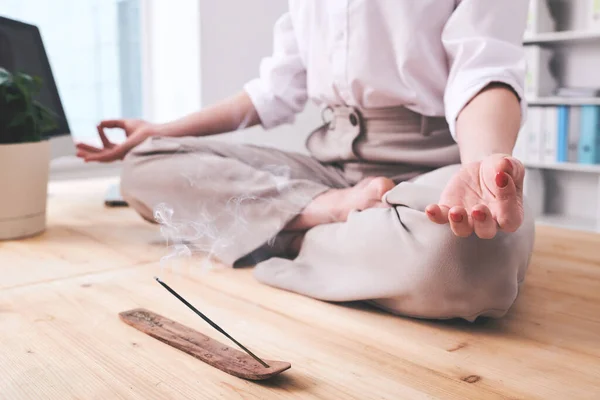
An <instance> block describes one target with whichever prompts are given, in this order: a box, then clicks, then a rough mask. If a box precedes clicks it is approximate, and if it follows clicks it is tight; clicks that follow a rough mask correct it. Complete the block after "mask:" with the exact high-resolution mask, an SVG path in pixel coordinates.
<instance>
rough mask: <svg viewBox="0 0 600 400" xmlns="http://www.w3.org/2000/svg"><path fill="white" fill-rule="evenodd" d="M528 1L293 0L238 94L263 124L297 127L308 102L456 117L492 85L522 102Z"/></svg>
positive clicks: (452, 124)
mask: <svg viewBox="0 0 600 400" xmlns="http://www.w3.org/2000/svg"><path fill="white" fill-rule="evenodd" d="M528 4H529V1H527V0H290V1H289V11H288V12H287V13H285V14H284V15H283V16H281V17H280V19H279V20H278V21H277V22H276V24H275V28H274V46H273V53H272V54H271V55H270V56H269V57H266V58H264V59H263V61H262V62H261V65H260V72H259V76H258V77H257V78H256V79H253V80H251V81H250V82H248V83H247V84H246V85H245V86H244V89H245V90H246V92H247V93H248V95H249V96H250V98H251V99H252V101H253V103H254V105H255V107H256V109H257V112H258V114H259V116H260V119H261V122H262V125H263V126H264V127H265V128H267V129H268V128H272V127H275V126H277V125H280V124H283V123H290V122H293V121H294V117H295V114H297V113H299V112H300V111H302V110H303V109H304V106H305V105H306V102H307V101H308V100H309V99H311V100H312V101H314V102H316V103H317V104H320V105H339V104H342V105H350V106H355V107H359V108H380V107H390V106H405V107H407V108H409V109H411V110H413V111H416V112H419V113H421V114H424V115H428V116H445V117H446V119H447V120H448V123H449V125H450V131H451V133H452V135H453V137H455V138H456V133H455V120H456V118H457V116H458V114H459V112H460V111H461V110H462V108H463V107H464V106H465V105H466V104H467V102H468V101H469V100H470V99H471V98H473V96H475V95H476V94H477V93H478V92H479V91H480V90H481V89H482V88H484V87H485V86H486V85H487V84H489V83H490V82H493V81H498V82H504V83H506V84H508V85H510V86H511V87H512V88H513V89H514V90H515V91H516V93H517V94H518V95H519V97H520V98H521V108H522V119H523V121H524V120H525V118H526V108H527V105H526V102H525V100H524V98H523V93H524V87H523V86H524V81H525V72H526V63H525V54H524V48H523V45H522V41H523V35H524V31H525V28H526V23H527V12H528Z"/></svg>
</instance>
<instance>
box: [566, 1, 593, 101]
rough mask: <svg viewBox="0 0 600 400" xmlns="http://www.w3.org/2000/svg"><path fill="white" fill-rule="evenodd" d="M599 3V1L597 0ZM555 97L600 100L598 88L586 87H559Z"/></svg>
mask: <svg viewBox="0 0 600 400" xmlns="http://www.w3.org/2000/svg"><path fill="white" fill-rule="evenodd" d="M598 1H600V0H598ZM555 95H556V96H557V97H571V98H594V97H598V98H600V88H586V87H559V88H558V89H556V94H555Z"/></svg>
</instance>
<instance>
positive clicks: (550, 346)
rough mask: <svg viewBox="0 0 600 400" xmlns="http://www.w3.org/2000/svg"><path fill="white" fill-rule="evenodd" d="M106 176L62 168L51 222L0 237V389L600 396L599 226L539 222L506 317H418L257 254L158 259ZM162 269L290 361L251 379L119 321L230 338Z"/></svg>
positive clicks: (252, 339)
mask: <svg viewBox="0 0 600 400" xmlns="http://www.w3.org/2000/svg"><path fill="white" fill-rule="evenodd" d="M107 183H108V182H107V181H82V182H60V183H57V184H53V185H52V186H51V194H52V197H51V199H50V204H49V228H48V230H47V232H46V233H45V234H44V235H42V236H39V237H36V238H32V239H29V240H25V241H15V242H4V243H2V242H0V349H1V352H0V399H3V400H11V399H61V400H65V399H144V400H149V399H217V398H224V399H271V398H274V399H277V398H289V399H336V400H337V399H361V400H366V399H404V398H406V399H419V398H448V399H467V398H469V399H481V398H527V399H534V398H536V399H598V398H600V236H596V235H591V234H584V233H577V232H568V231H562V230H557V229H552V228H541V227H540V228H539V230H538V236H537V243H536V250H535V256H534V258H533V261H532V265H531V268H530V272H529V275H528V279H527V282H526V284H525V286H524V288H523V291H522V293H521V295H520V297H519V299H518V301H517V303H516V304H515V306H514V308H513V309H512V310H511V311H510V313H509V314H508V315H507V316H506V317H505V318H503V319H501V320H489V321H480V322H476V323H475V324H468V323H466V322H429V321H419V320H413V319H406V318H400V317H394V316H391V315H387V314H385V313H382V312H379V311H376V310H373V309H370V308H368V307H366V306H361V305H358V304H350V305H336V304H329V303H325V302H320V301H316V300H313V299H310V298H305V297H302V296H298V295H295V294H292V293H288V292H285V291H280V290H276V289H273V288H270V287H267V286H264V285H261V284H259V283H257V282H256V281H255V280H254V279H253V277H252V270H251V269H245V270H230V269H227V268H223V267H218V266H213V267H211V266H207V265H206V264H204V263H202V262H201V261H202V260H200V259H192V260H188V261H185V262H184V261H182V262H180V263H178V264H169V265H167V266H166V267H161V265H160V263H159V262H158V261H159V260H160V258H161V257H162V256H164V255H165V254H166V248H165V245H164V243H163V242H162V239H161V236H160V234H159V230H158V228H157V227H156V226H153V225H150V224H148V223H146V222H143V221H142V220H141V219H140V218H138V217H137V216H136V215H135V214H134V213H133V212H132V210H130V209H106V208H104V206H103V202H102V199H103V194H104V190H105V188H106V185H107ZM155 275H156V276H160V277H162V278H163V280H164V281H165V282H167V283H168V284H169V285H171V286H172V287H173V288H174V289H176V290H178V291H179V292H180V293H181V294H182V295H183V296H184V297H186V298H188V300H189V301H190V302H191V303H192V304H194V305H196V307H198V308H199V309H201V310H202V311H204V312H205V313H206V314H207V315H208V316H210V317H212V318H213V319H214V320H215V322H217V323H218V324H219V325H221V326H222V327H223V328H224V329H226V330H227V331H229V333H231V334H232V336H234V337H235V338H237V339H238V340H239V341H240V342H242V343H243V344H245V345H246V346H248V347H249V348H250V349H252V350H253V351H255V352H256V353H257V354H258V355H259V356H261V357H264V358H267V359H273V360H283V361H288V362H290V363H291V364H292V368H291V369H290V370H288V371H286V372H284V373H283V374H282V375H280V376H279V377H277V378H275V379H274V380H273V381H268V382H263V383H254V382H249V381H245V380H242V379H238V378H235V377H233V376H230V375H227V374H225V373H223V372H221V371H219V370H217V369H215V368H213V367H210V366H208V365H207V364H204V363H203V362H201V361H198V360H196V359H194V358H192V357H191V356H188V355H187V354H185V353H183V352H180V351H178V350H175V349H173V348H171V347H169V346H167V345H165V344H163V343H161V342H159V341H157V340H155V339H153V338H151V337H149V336H146V335H144V334H142V333H141V332H139V331H137V330H135V329H133V328H132V327H130V326H128V325H126V324H124V323H123V322H122V321H120V320H119V318H118V313H119V312H121V311H125V310H129V309H132V308H136V307H143V308H148V309H150V310H152V311H154V312H157V313H159V314H163V315H167V316H169V317H170V318H172V319H174V320H176V321H179V322H181V323H183V324H185V325H188V326H190V327H193V328H195V329H197V330H199V331H201V332H203V333H205V334H207V335H209V336H212V337H214V338H215V339H218V340H221V341H223V343H228V344H229V342H227V339H225V338H223V337H222V336H220V335H219V334H218V333H215V331H213V330H212V329H211V328H210V327H209V326H208V325H207V324H206V323H204V322H203V321H202V320H201V319H200V318H198V317H197V316H196V315H194V314H193V313H192V312H191V311H190V310H189V309H187V308H186V307H185V306H183V305H182V304H181V303H179V302H178V301H177V300H176V299H175V298H174V297H173V296H171V295H170V294H169V293H168V292H166V291H165V290H164V289H163V288H161V287H160V285H158V284H157V283H156V282H155V281H154V280H153V276H155Z"/></svg>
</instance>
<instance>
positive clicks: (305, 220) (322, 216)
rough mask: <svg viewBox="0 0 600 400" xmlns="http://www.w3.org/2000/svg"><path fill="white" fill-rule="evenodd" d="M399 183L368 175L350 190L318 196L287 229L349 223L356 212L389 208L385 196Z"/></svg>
mask: <svg viewBox="0 0 600 400" xmlns="http://www.w3.org/2000/svg"><path fill="white" fill-rule="evenodd" d="M394 186H396V184H395V183H394V182H393V181H392V180H391V179H388V178H382V177H380V178H366V179H364V180H362V181H361V182H359V183H358V184H357V185H356V186H353V187H351V188H347V189H332V190H329V191H327V192H325V193H323V194H322V195H320V196H318V197H316V198H315V199H314V200H313V201H312V203H310V204H309V205H308V206H306V208H305V209H304V210H303V211H302V213H301V214H300V215H298V216H297V217H296V218H294V219H293V220H292V221H291V222H290V223H289V224H288V225H287V226H286V227H285V230H286V231H297V230H307V229H310V228H312V227H315V226H317V225H321V224H328V223H333V222H345V221H346V219H348V214H350V212H352V211H356V210H358V211H362V210H366V209H368V208H377V207H387V205H386V204H384V203H383V202H382V201H381V199H382V197H383V195H384V194H385V193H386V192H388V191H389V190H391V189H393V188H394Z"/></svg>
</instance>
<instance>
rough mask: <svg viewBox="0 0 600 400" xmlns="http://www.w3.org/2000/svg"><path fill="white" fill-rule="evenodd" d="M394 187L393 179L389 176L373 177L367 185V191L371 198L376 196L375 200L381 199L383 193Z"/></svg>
mask: <svg viewBox="0 0 600 400" xmlns="http://www.w3.org/2000/svg"><path fill="white" fill-rule="evenodd" d="M394 187H396V184H395V183H394V181H392V180H391V179H389V178H383V177H379V178H374V179H373V180H371V181H370V182H369V184H368V186H367V191H368V192H369V193H370V195H371V196H372V198H376V199H377V200H381V199H382V198H383V195H384V194H386V193H387V192H389V191H390V190H392V189H393V188H394Z"/></svg>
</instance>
